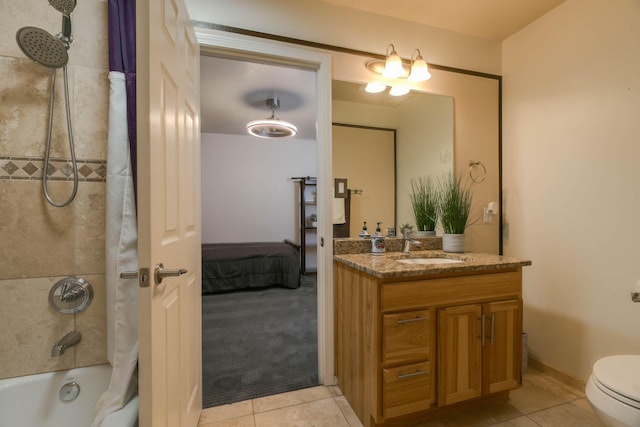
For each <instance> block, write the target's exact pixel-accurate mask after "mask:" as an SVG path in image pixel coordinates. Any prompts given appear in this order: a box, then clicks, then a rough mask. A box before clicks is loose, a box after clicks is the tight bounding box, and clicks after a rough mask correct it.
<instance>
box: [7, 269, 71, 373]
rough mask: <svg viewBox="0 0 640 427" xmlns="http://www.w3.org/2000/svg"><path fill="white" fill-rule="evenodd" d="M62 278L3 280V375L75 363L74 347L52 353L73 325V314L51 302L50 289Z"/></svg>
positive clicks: (40, 370)
mask: <svg viewBox="0 0 640 427" xmlns="http://www.w3.org/2000/svg"><path fill="white" fill-rule="evenodd" d="M59 279H60V278H40V279H11V280H0V295H2V296H3V299H4V302H3V309H2V310H0V313H1V314H0V322H1V324H2V328H0V331H1V332H0V348H2V351H1V352H0V378H11V377H17V376H22V375H30V374H35V373H41V372H49V371H57V370H62V369H69V368H72V367H73V363H74V352H73V351H67V352H66V353H65V354H64V355H62V356H60V357H51V349H52V347H53V344H54V343H55V342H56V341H57V340H59V339H60V338H62V337H63V336H64V335H65V334H66V333H68V332H71V331H73V328H74V316H73V315H69V314H60V313H58V312H56V311H54V310H53V308H51V307H50V306H49V290H50V289H51V287H52V286H53V285H54V284H55V283H56V282H57V281H58V280H59Z"/></svg>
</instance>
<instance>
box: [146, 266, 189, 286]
mask: <svg viewBox="0 0 640 427" xmlns="http://www.w3.org/2000/svg"><path fill="white" fill-rule="evenodd" d="M186 273H187V270H186V269H185V268H180V269H177V270H168V269H165V268H164V265H162V263H160V264H157V265H156V269H155V272H154V277H155V279H156V285H159V284H160V283H162V279H164V278H165V277H177V276H182V275H183V274H186Z"/></svg>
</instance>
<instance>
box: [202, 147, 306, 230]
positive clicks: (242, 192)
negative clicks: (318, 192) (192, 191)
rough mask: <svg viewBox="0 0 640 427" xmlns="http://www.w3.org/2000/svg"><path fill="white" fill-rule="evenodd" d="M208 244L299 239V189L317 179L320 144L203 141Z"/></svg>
mask: <svg viewBox="0 0 640 427" xmlns="http://www.w3.org/2000/svg"><path fill="white" fill-rule="evenodd" d="M201 156H202V242H203V243H229V242H279V241H282V240H284V239H289V240H292V241H296V242H298V243H299V242H300V239H299V235H300V233H299V225H298V217H299V209H300V205H299V188H298V184H297V182H296V181H292V180H291V177H299V176H316V163H317V162H316V157H317V156H316V142H315V141H314V140H304V139H298V138H290V139H285V140H276V141H273V140H264V139H259V138H255V137H251V136H237V135H223V134H203V135H202V152H201Z"/></svg>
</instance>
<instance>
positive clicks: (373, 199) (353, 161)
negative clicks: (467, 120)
mask: <svg viewBox="0 0 640 427" xmlns="http://www.w3.org/2000/svg"><path fill="white" fill-rule="evenodd" d="M453 109H454V104H453V98H452V97H450V96H443V95H434V94H429V93H425V92H418V91H411V92H410V93H409V94H407V95H405V96H401V97H394V96H391V95H388V94H387V93H386V92H384V93H378V94H370V93H367V92H365V91H364V84H361V83H351V82H345V81H339V80H334V81H333V82H332V114H333V122H334V132H333V135H332V137H333V141H332V146H333V174H334V178H346V179H347V183H348V187H349V188H350V189H351V190H357V191H361V193H354V192H352V193H351V196H352V197H351V216H350V223H351V224H350V227H349V229H350V236H349V237H357V235H358V232H359V231H360V229H361V228H362V223H363V221H367V227H368V229H369V232H370V233H373V231H374V230H375V226H376V222H378V221H382V222H383V224H382V226H381V228H382V230H383V234H386V230H387V228H389V227H396V229H397V228H398V227H399V226H400V225H401V224H404V223H409V224H414V225H415V219H414V217H413V213H412V210H411V203H410V200H409V194H410V191H411V179H415V178H418V177H423V176H425V177H426V176H431V177H432V179H438V177H440V176H442V175H446V174H448V173H451V172H452V171H453V144H454V122H453V120H454V119H453V117H454V116H453ZM345 125H350V126H345ZM385 135H386V140H387V141H389V138H392V137H393V136H395V138H394V139H395V144H394V145H395V149H394V152H391V151H389V149H388V147H389V145H388V144H389V143H388V142H387V143H384V142H380V140H379V139H380V138H382V140H384V139H385ZM389 135H392V137H390V136H389ZM350 175H351V176H350ZM367 175H368V176H369V177H368V178H367ZM392 177H393V179H394V180H395V186H392V187H391V189H387V190H386V189H385V188H384V187H385V186H384V185H383V184H382V183H388V181H389V180H390V179H392ZM380 193H383V194H380ZM391 207H392V209H393V211H392V212H390V210H391V209H390V208H391Z"/></svg>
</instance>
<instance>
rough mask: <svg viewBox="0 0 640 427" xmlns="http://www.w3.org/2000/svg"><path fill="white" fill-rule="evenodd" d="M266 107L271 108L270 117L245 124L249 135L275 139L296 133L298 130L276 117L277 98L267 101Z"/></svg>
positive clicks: (278, 104) (278, 105)
mask: <svg viewBox="0 0 640 427" xmlns="http://www.w3.org/2000/svg"><path fill="white" fill-rule="evenodd" d="M267 107H269V108H271V117H269V118H268V119H259V120H253V121H250V122H249V123H247V132H249V135H253V136H257V137H258V138H268V139H275V138H288V137H291V136H295V134H296V133H298V128H297V127H295V125H293V124H291V123H289V122H286V121H284V120H280V119H279V118H277V117H276V108H280V100H279V99H278V98H277V97H275V96H274V97H273V98H269V99H267Z"/></svg>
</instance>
